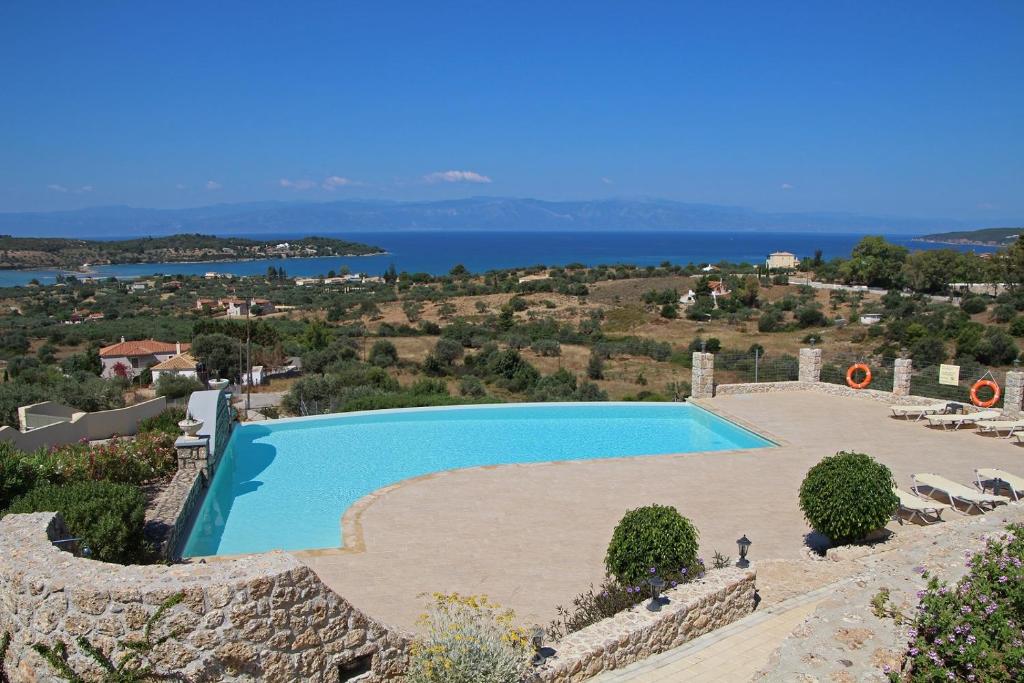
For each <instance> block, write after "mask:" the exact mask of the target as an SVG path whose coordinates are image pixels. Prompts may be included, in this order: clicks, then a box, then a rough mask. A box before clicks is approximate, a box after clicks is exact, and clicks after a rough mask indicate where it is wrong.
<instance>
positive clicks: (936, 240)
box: [914, 228, 1024, 247]
mask: <svg viewBox="0 0 1024 683" xmlns="http://www.w3.org/2000/svg"><path fill="white" fill-rule="evenodd" d="M1022 232H1024V228H983V229H981V230H962V231H959V232H937V233H935V234H933V235H922V236H921V237H916V238H915V239H914V241H915V242H931V243H933V244H976V245H978V246H981V247H1005V246H1007V245H1009V244H1010V243H1012V242H1013V241H1014V240H1016V239H1017V237H1018V236H1019V235H1020V234H1021V233H1022Z"/></svg>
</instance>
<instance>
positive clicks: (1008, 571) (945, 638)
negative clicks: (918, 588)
mask: <svg viewBox="0 0 1024 683" xmlns="http://www.w3.org/2000/svg"><path fill="white" fill-rule="evenodd" d="M1022 565H1024V526H1021V525H1019V524H1011V525H1009V526H1008V527H1007V529H1006V533H1003V534H998V535H993V536H992V537H990V538H989V539H988V540H987V541H986V544H985V548H984V549H983V550H982V551H981V552H978V553H975V554H974V555H972V556H971V557H970V559H968V561H967V576H965V577H964V578H962V579H960V581H959V583H958V584H957V585H956V587H955V589H954V588H952V587H950V586H948V585H945V584H943V583H940V582H939V581H938V580H937V579H936V578H935V577H929V579H928V589H927V590H925V591H923V592H922V593H920V594H919V595H921V605H920V609H919V610H918V611H917V615H916V619H915V620H914V624H913V627H912V629H911V632H910V647H909V648H908V652H907V654H908V657H907V659H908V660H909V663H910V676H909V677H908V678H907V679H906V680H909V681H913V682H914V683H918V682H920V683H925V682H928V681H944V680H947V679H949V680H957V681H979V682H981V681H994V682H1002V681H1005V682H1006V683H1009V682H1010V681H1020V680H1021V679H1020V674H1021V671H1024V643H1022V642H1021V624H1022V623H1024V568H1022Z"/></svg>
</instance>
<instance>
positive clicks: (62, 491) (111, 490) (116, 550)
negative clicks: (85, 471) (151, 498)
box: [8, 481, 148, 564]
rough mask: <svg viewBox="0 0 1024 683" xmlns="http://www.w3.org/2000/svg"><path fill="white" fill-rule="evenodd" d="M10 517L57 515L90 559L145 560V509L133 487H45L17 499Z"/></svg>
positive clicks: (86, 483)
mask: <svg viewBox="0 0 1024 683" xmlns="http://www.w3.org/2000/svg"><path fill="white" fill-rule="evenodd" d="M8 512H9V513H25V512H59V513H60V515H61V517H63V518H64V522H65V524H66V525H67V527H68V531H70V533H71V534H72V535H74V536H76V537H79V538H81V539H82V544H83V545H85V546H88V547H89V548H90V549H91V550H92V556H93V558H95V559H97V560H102V561H104V562H118V563H121V564H131V563H140V562H144V561H146V560H147V559H148V552H147V548H146V544H145V540H144V538H143V535H142V525H143V520H144V517H145V512H146V506H145V500H144V499H143V496H142V492H141V491H140V490H139V489H138V488H137V487H135V486H131V485H128V484H115V483H112V482H109V481H78V482H73V483H70V484H66V485H63V486H54V485H50V484H44V485H42V486H37V487H36V488H34V489H32V490H30V491H28V492H27V493H25V495H23V496H20V497H18V498H17V499H15V501H14V502H13V503H12V504H11V507H10V509H9V510H8Z"/></svg>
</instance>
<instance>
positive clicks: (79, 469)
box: [24, 432, 177, 484]
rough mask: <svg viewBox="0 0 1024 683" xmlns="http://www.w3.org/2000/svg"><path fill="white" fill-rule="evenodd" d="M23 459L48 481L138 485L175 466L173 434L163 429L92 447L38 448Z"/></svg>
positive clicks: (85, 444) (166, 473) (175, 455)
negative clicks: (101, 481) (86, 481)
mask: <svg viewBox="0 0 1024 683" xmlns="http://www.w3.org/2000/svg"><path fill="white" fill-rule="evenodd" d="M24 460H25V462H26V463H27V464H28V465H29V467H30V468H31V469H32V470H34V474H35V479H36V481H38V482H46V483H50V484H66V483H69V482H75V481H85V480H101V479H105V480H107V481H113V482H119V483H123V484H141V483H143V482H145V481H149V480H151V479H158V478H160V477H163V476H166V475H168V474H171V473H173V472H174V470H175V469H176V467H177V453H176V451H175V450H174V437H173V436H171V435H169V434H166V433H163V432H145V433H142V434H139V435H137V436H135V437H133V438H125V437H114V438H113V439H109V440H108V441H106V442H104V443H102V444H98V445H95V446H93V445H90V444H89V443H88V442H82V443H77V444H69V445H66V446H58V447H55V448H50V449H40V450H38V451H35V452H33V453H26V454H25V455H24Z"/></svg>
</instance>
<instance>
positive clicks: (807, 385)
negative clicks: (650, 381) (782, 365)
mask: <svg viewBox="0 0 1024 683" xmlns="http://www.w3.org/2000/svg"><path fill="white" fill-rule="evenodd" d="M777 391H819V392H821V393H823V394H831V395H833V396H847V397H853V398H869V399H871V400H873V401H878V402H880V403H887V404H890V405H908V406H909V405H920V404H922V403H924V404H928V403H942V402H943V401H942V399H938V398H929V397H927V396H913V395H907V396H897V395H896V394H893V393H891V392H888V391H879V390H877V389H851V388H850V387H848V386H844V385H842V384H831V383H829V382H757V383H750V384H719V385H718V386H717V387H715V395H716V396H735V395H737V394H769V393H774V392H777ZM967 410H977V408H975V407H974V406H967Z"/></svg>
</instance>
